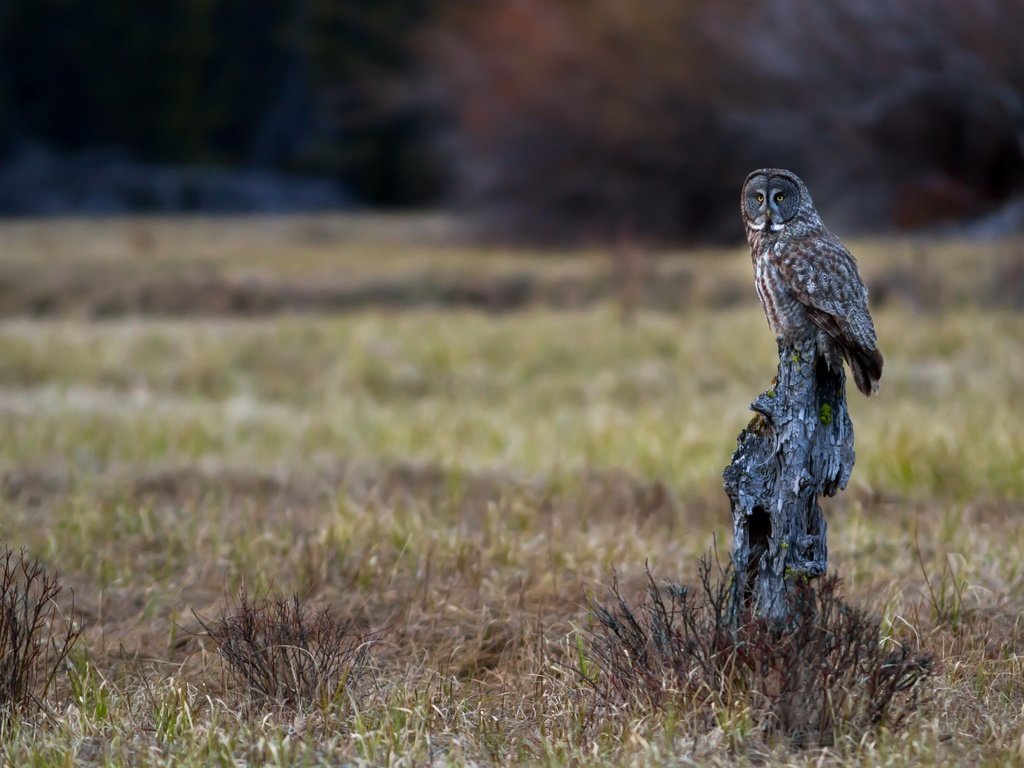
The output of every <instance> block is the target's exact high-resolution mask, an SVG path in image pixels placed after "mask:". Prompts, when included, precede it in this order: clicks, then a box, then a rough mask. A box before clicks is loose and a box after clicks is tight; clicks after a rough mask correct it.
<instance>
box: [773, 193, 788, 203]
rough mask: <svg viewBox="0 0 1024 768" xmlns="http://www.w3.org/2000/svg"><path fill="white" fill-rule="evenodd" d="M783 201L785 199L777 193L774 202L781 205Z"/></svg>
mask: <svg viewBox="0 0 1024 768" xmlns="http://www.w3.org/2000/svg"><path fill="white" fill-rule="evenodd" d="M785 199H786V196H785V195H784V194H782V193H781V192H779V193H778V194H777V195H775V202H776V203H781V202H782V201H783V200H785Z"/></svg>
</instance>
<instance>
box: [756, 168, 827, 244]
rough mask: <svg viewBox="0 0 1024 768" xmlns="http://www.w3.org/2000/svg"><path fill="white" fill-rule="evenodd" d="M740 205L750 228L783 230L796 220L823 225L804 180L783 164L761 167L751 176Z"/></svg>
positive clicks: (790, 226) (771, 230)
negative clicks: (775, 166)
mask: <svg viewBox="0 0 1024 768" xmlns="http://www.w3.org/2000/svg"><path fill="white" fill-rule="evenodd" d="M740 208H741V210H742V211H743V223H744V224H745V225H746V227H747V229H748V230H755V231H759V232H763V233H769V232H782V231H783V230H786V229H793V228H794V226H793V225H794V224H796V223H799V224H801V225H804V226H807V225H811V226H821V219H820V218H818V213H817V211H816V210H815V209H814V203H813V201H812V200H811V195H810V193H809V192H808V191H807V187H806V186H805V185H804V183H803V181H801V180H800V177H799V176H797V175H796V174H795V173H793V172H792V171H787V170H783V169H782V168H761V169H760V170H757V171H754V172H753V173H751V174H750V175H749V176H747V178H746V180H745V181H744V182H743V193H742V195H741V197H740Z"/></svg>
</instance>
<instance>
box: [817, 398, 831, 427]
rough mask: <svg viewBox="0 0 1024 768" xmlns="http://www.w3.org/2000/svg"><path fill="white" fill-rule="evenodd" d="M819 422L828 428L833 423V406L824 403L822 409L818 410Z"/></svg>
mask: <svg viewBox="0 0 1024 768" xmlns="http://www.w3.org/2000/svg"><path fill="white" fill-rule="evenodd" d="M818 421H820V422H821V423H822V424H824V425H825V426H826V427H827V426H828V425H829V424H831V423H832V406H831V405H829V404H828V403H822V404H821V408H819V409H818Z"/></svg>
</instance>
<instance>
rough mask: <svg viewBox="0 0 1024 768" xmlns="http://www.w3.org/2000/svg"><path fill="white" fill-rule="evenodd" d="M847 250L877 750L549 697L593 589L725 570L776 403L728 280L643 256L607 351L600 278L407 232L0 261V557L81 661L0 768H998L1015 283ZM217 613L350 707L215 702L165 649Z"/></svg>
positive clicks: (64, 239) (1021, 632)
mask: <svg viewBox="0 0 1024 768" xmlns="http://www.w3.org/2000/svg"><path fill="white" fill-rule="evenodd" d="M854 250H855V253H856V254H857V255H858V256H859V258H860V260H861V264H862V271H863V273H864V274H865V276H866V279H867V280H868V282H869V283H870V284H871V285H872V286H873V288H874V289H875V293H876V295H878V296H879V302H878V304H877V307H876V309H875V316H876V321H877V324H878V326H879V336H880V338H881V341H882V347H883V350H884V352H885V354H886V360H887V362H886V370H885V377H884V379H883V386H882V393H881V395H880V397H879V398H878V399H876V400H871V401H868V400H866V399H864V398H862V397H860V396H859V394H857V393H855V392H854V393H853V395H852V402H851V410H852V416H853V420H854V425H855V428H856V434H857V465H856V468H855V470H854V475H853V480H852V482H851V484H850V487H849V488H848V489H847V490H846V491H845V492H844V493H843V494H842V495H841V496H840V497H838V498H836V499H832V500H829V501H827V502H826V504H827V507H826V513H827V516H828V518H829V525H830V537H829V539H830V541H829V543H830V553H831V567H832V568H833V570H834V571H835V572H837V573H839V574H840V575H841V576H842V577H843V578H844V583H845V591H846V595H847V597H848V599H849V600H850V601H851V602H853V603H855V604H857V605H860V606H861V607H864V608H866V609H868V610H870V611H872V612H873V613H876V614H878V615H879V616H881V617H882V621H883V628H884V630H885V632H886V633H887V634H888V635H890V636H891V638H892V639H893V641H894V642H902V643H910V644H913V645H914V646H915V647H920V648H922V649H925V650H927V651H929V652H931V653H933V654H934V655H935V656H936V658H937V659H938V661H939V666H938V671H937V674H936V675H935V676H934V677H933V678H932V679H931V680H930V681H929V682H928V690H927V696H926V698H925V700H924V702H923V704H922V705H921V707H920V708H919V710H918V712H917V713H916V715H915V716H914V717H913V718H912V719H911V720H910V722H909V723H908V725H907V726H906V727H905V728H904V729H902V730H900V731H898V732H895V733H894V732H890V731H888V730H886V729H885V728H881V729H878V730H874V731H869V732H866V733H860V732H857V733H855V732H851V733H849V734H846V733H842V732H841V733H840V734H839V736H838V738H837V739H836V741H835V743H834V744H832V745H831V746H829V747H826V748H812V749H806V750H803V751H797V752H792V751H790V750H789V747H788V745H787V743H786V742H785V741H784V740H778V739H771V738H767V737H766V736H765V735H764V734H762V733H761V732H760V731H759V729H758V728H757V727H756V724H755V723H751V722H750V721H749V718H748V717H746V716H745V714H744V712H743V711H741V710H737V709H726V710H723V711H722V712H720V713H719V714H718V720H717V722H716V723H715V724H714V725H713V726H710V725H709V726H708V727H706V728H700V729H695V728H691V727H683V726H681V725H680V724H679V723H680V721H679V719H678V718H677V717H676V715H675V713H673V712H671V711H664V710H658V711H645V710H642V709H637V708H632V709H631V708H622V709H618V710H607V709H602V710H600V712H599V714H597V715H595V710H594V704H593V702H592V700H591V698H589V697H588V695H587V690H586V687H585V686H583V685H581V683H580V681H579V679H578V678H577V677H576V676H575V675H574V674H573V673H572V672H571V671H570V670H569V669H568V668H567V667H572V666H574V665H578V663H579V654H580V653H581V648H583V647H584V645H581V642H582V640H581V638H585V633H584V630H586V628H587V627H588V626H590V625H591V621H592V618H591V615H590V611H589V608H588V600H589V599H590V597H591V596H598V597H600V596H601V595H602V594H604V591H605V590H606V588H607V585H608V584H609V583H610V580H611V574H612V573H613V571H615V572H617V573H618V577H619V581H620V586H621V588H622V590H623V592H624V594H629V595H631V594H634V593H639V591H640V590H642V589H643V587H644V584H645V578H646V577H645V563H648V564H649V567H650V569H651V571H652V573H653V574H654V576H655V578H656V579H659V580H678V579H681V580H683V581H692V580H693V578H694V576H695V574H696V558H697V557H698V556H699V555H701V554H702V553H705V552H707V551H709V550H710V549H711V548H712V547H713V546H714V545H715V542H716V541H717V543H718V547H719V549H720V550H721V551H722V552H723V553H724V552H727V551H728V546H729V539H730V525H731V523H730V518H729V509H728V502H727V499H726V498H725V495H724V493H723V492H722V490H721V477H720V473H721V470H722V468H723V467H724V466H725V465H726V464H727V463H728V461H729V457H730V454H731V451H732V449H733V447H734V445H735V442H734V441H735V437H736V434H737V433H738V432H739V430H740V429H741V428H742V427H743V425H744V424H745V423H746V422H747V420H748V417H749V413H748V411H747V404H748V403H749V402H750V401H751V400H752V399H753V397H754V396H755V395H756V394H757V393H758V392H759V391H761V390H762V389H764V388H765V387H766V386H767V385H768V382H769V379H770V378H771V376H772V374H773V373H774V365H775V348H774V342H773V339H772V338H771V335H770V333H769V332H768V330H767V327H766V325H765V322H764V318H763V316H762V315H761V312H760V309H759V307H758V306H757V305H756V298H755V295H754V291H753V289H752V287H751V286H750V276H749V269H750V265H749V259H748V257H747V256H746V254H745V253H744V252H743V251H742V250H740V249H732V250H724V251H721V252H712V251H703V252H699V253H695V254H684V253H668V254H664V255H663V256H662V257H661V258H659V259H658V260H657V262H656V263H652V264H649V265H647V266H646V267H645V268H646V269H647V271H648V273H649V276H648V277H649V279H648V284H649V289H648V292H647V296H648V297H649V301H648V302H647V303H646V304H645V303H643V302H641V306H640V309H639V311H638V312H637V314H636V316H635V318H634V320H633V322H632V323H629V324H624V323H622V322H621V321H620V314H619V311H618V306H617V304H616V301H615V294H616V291H615V285H616V282H615V279H614V278H613V277H611V276H610V275H611V273H612V270H611V267H610V261H609V260H608V259H607V257H605V256H602V255H601V254H600V253H577V254H531V253H516V252H514V251H510V250H495V249H483V248H481V247H477V246H473V245H471V244H467V243H466V242H464V241H463V242H460V241H459V240H457V239H456V240H455V241H454V242H453V241H452V238H451V236H450V234H449V233H448V230H447V224H446V223H445V222H444V221H441V220H435V219H430V218H423V219H411V218H410V219H388V218H376V219H375V218H355V219H337V218H331V219H316V218H313V219H287V220H282V221H269V222H268V221H250V222H247V221H223V222H218V221H208V220H193V221H187V220H186V221H164V222H145V221H134V222H119V221H113V222H49V223H25V224H22V223H10V224H5V225H3V226H0V313H2V314H3V319H2V320H0V361H2V362H0V429H2V440H0V503H2V509H3V516H2V519H0V526H2V527H0V535H2V537H3V540H4V542H5V543H6V544H7V545H8V546H10V547H14V548H20V547H23V546H24V547H27V548H28V549H29V551H30V553H31V554H32V555H34V556H38V557H39V558H41V559H42V560H43V561H44V562H45V563H46V564H47V566H48V567H49V568H51V569H53V570H56V571H58V572H59V573H60V575H61V580H62V582H63V583H64V584H65V586H66V587H67V588H70V589H71V590H73V592H74V609H75V611H76V612H77V616H78V617H79V620H80V621H81V622H83V623H84V626H85V633H84V635H83V637H82V639H81V640H80V641H79V643H78V646H77V647H76V649H75V651H74V653H73V655H72V659H71V665H70V666H69V667H68V669H67V670H66V671H64V672H62V673H61V675H60V676H59V679H58V680H57V685H56V687H55V690H54V692H53V695H52V696H51V697H50V701H49V702H48V708H47V709H48V713H46V714H39V715H38V716H36V717H34V718H25V719H23V720H22V721H20V722H13V723H8V724H7V725H6V726H5V729H4V733H3V742H2V749H3V753H4V761H5V762H6V763H7V764H11V765H79V764H82V765H129V764H130V765H197V766H198V765H243V764H260V765H262V764H266V765H320V764H325V765H339V764H370V765H381V764H394V765H428V764H438V765H443V764H457V765H481V764H495V765H507V764H530V765H534V764H545V765H583V764H586V765H604V764H608V765H620V764H621V765H653V764H672V765H714V764H721V765H734V764H744V763H749V764H765V763H766V762H767V763H771V762H774V761H786V762H789V763H792V764H796V765H839V764H851V765H852V764H872V765H875V764H877V765H883V764H884V765H906V764H925V765H951V764H962V765H969V764H975V765H980V764H989V765H1003V764H1024V669H1022V667H1024V655H1022V654H1024V645H1022V643H1024V626H1021V622H1020V615H1021V610H1022V608H1024V526H1022V524H1021V520H1020V515H1021V514H1022V513H1024V429H1022V427H1024V418H1022V416H1021V413H1022V411H1024V354H1022V349H1021V340H1022V339H1024V314H1022V313H1020V312H1019V311H1018V309H1016V308H1015V307H1016V304H1015V302H1017V301H1018V300H1019V299H1020V298H1024V287H1022V284H1021V282H1020V281H1021V279H1022V276H1024V270H1022V269H1020V268H1019V265H1020V264H1022V263H1024V261H1022V258H1021V254H1024V244H1020V243H1001V244H997V245H977V244H975V245H967V244H962V243H940V244H921V243H917V244H914V243H902V242H885V241H876V242H867V243H863V244H861V245H860V246H859V247H855V249H854ZM1014 281H1017V282H1014ZM510 285H511V286H512V287H513V288H514V290H512V289H511V288H509V286H510ZM510 290H511V291H512V292H511V293H509V291H510ZM168 296H172V298H171V299H168V298H167V297H168ZM509 296H512V297H513V298H512V299H508V297H509ZM239 297H241V298H239ZM253 297H256V298H253ZM380 297H384V299H386V300H384V301H380V302H376V301H375V298H380ZM243 586H244V587H245V588H246V589H248V591H249V592H250V593H251V594H252V593H259V592H260V591H261V590H263V591H266V590H276V591H278V592H280V593H282V594H286V595H290V594H292V593H294V594H296V595H298V596H299V598H300V599H301V600H302V601H304V603H305V604H307V605H310V606H315V607H325V608H328V609H329V610H330V611H331V612H332V613H333V614H334V615H336V616H338V617H342V618H351V619H352V620H353V621H355V622H357V623H358V624H359V625H361V626H366V627H372V628H375V629H380V630H381V632H382V635H381V638H380V642H378V643H377V644H376V645H374V646H373V648H372V649H371V653H370V663H369V668H368V670H367V671H366V674H364V675H363V676H361V677H360V678H359V679H358V680H354V681H353V682H352V684H351V685H350V686H349V687H348V689H347V690H346V693H345V695H344V696H341V697H338V698H337V699H336V700H334V701H332V702H331V703H329V704H327V705H324V706H322V707H314V708H307V709H304V710H302V711H300V712H293V711H290V710H288V709H286V708H284V707H279V706H275V705H273V704H271V703H269V702H267V701H264V700H262V699H260V698H259V697H257V696H254V695H252V693H251V692H248V691H245V690H242V689H241V688H240V687H239V686H238V685H237V684H236V683H235V682H234V680H233V678H232V677H230V675H228V674H227V671H226V668H225V666H224V663H223V661H222V660H221V659H220V657H219V656H218V655H217V654H216V653H215V648H214V645H213V643H212V642H211V640H210V639H209V638H208V637H205V635H204V633H203V632H202V628H201V626H200V623H199V621H198V620H197V618H196V614H198V616H199V617H202V618H206V619H216V618H217V617H219V616H220V615H221V611H222V610H223V609H224V608H225V607H227V608H229V609H230V606H231V604H232V603H231V601H232V600H233V599H234V596H235V595H236V594H237V590H238V589H239V588H240V587H243ZM70 597H71V596H70V591H65V593H64V595H62V600H63V601H64V602H63V603H62V608H63V610H65V611H66V612H67V611H69V610H70V608H71V600H70ZM581 633H583V634H581Z"/></svg>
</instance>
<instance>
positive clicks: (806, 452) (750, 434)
mask: <svg viewBox="0 0 1024 768" xmlns="http://www.w3.org/2000/svg"><path fill="white" fill-rule="evenodd" d="M750 408H751V410H753V411H754V412H755V413H756V414H757V415H755V416H754V418H753V419H752V420H751V422H750V423H749V424H748V425H747V428H746V429H744V430H743V431H742V432H741V433H740V435H739V437H738V438H737V441H736V443H737V445H736V452H735V453H734V454H733V456H732V462H731V463H730V464H729V466H728V467H726V469H725V472H724V473H723V478H724V480H725V491H726V493H727V494H728V495H729V500H730V502H731V506H732V520H733V548H732V561H733V568H734V579H735V581H734V584H735V590H734V593H733V609H734V610H735V611H739V610H742V609H744V608H746V607H751V606H752V607H753V608H754V610H755V611H756V612H757V614H758V615H760V616H762V617H765V618H769V619H777V620H784V619H785V618H786V616H787V613H788V600H787V593H788V591H789V589H790V586H791V585H792V583H793V582H794V581H795V580H797V579H811V578H815V577H817V576H821V575H822V574H824V573H825V569H826V567H827V564H828V545H827V542H826V530H827V527H826V524H825V517H824V515H823V514H822V511H821V507H820V506H819V505H818V497H819V496H834V495H835V494H836V493H837V492H838V491H839V490H841V489H843V488H845V487H846V483H847V481H848V480H849V479H850V473H851V471H852V470H853V462H854V452H853V424H852V423H851V422H850V416H849V413H848V412H847V408H846V376H845V374H844V372H843V369H842V366H836V367H835V368H833V369H830V368H829V367H828V366H827V365H826V363H825V361H824V359H823V358H819V357H818V355H817V351H816V349H815V344H814V342H813V341H808V342H806V343H804V344H799V345H794V344H791V343H788V342H784V341H783V340H781V339H780V340H779V372H778V376H777V378H776V382H775V388H774V389H773V390H769V391H768V392H764V393H762V394H761V395H759V396H758V398H757V399H756V400H754V402H753V403H751V405H750Z"/></svg>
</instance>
